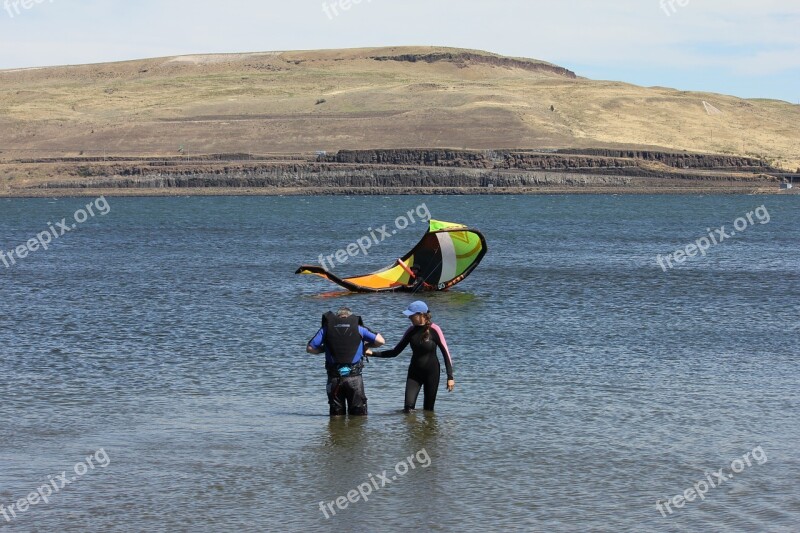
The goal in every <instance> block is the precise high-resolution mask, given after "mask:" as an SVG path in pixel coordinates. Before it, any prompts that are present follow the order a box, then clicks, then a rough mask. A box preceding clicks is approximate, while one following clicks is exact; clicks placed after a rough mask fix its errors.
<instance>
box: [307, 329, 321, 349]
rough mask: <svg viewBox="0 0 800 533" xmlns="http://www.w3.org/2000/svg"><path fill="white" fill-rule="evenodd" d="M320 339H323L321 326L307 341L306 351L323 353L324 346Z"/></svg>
mask: <svg viewBox="0 0 800 533" xmlns="http://www.w3.org/2000/svg"><path fill="white" fill-rule="evenodd" d="M322 339H323V332H322V328H320V330H319V331H318V332H317V334H316V335H314V338H313V339H311V340H310V341H308V346H306V352H308V353H311V354H315V355H316V354H321V353H325V348H324V347H323V346H322Z"/></svg>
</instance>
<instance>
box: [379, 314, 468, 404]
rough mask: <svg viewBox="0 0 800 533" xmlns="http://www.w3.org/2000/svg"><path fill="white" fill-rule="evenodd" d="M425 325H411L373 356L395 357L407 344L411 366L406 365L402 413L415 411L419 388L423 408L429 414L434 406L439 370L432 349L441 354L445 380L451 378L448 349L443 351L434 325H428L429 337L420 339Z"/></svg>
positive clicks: (443, 343)
mask: <svg viewBox="0 0 800 533" xmlns="http://www.w3.org/2000/svg"><path fill="white" fill-rule="evenodd" d="M424 335H425V326H411V327H410V328H408V330H406V333H405V335H403V338H402V339H401V340H400V342H399V343H397V346H395V347H394V348H392V349H391V350H384V351H381V352H375V353H374V354H373V357H397V356H398V355H400V353H401V352H402V351H403V350H405V348H406V346H408V345H409V344H411V351H412V354H411V364H410V365H409V366H408V378H407V379H406V399H405V405H404V410H405V411H410V410H412V409H414V408H416V405H417V397H418V396H419V390H420V388H423V387H424V394H425V400H424V409H425V410H426V411H433V405H434V404H435V403H436V393H437V391H438V390H439V374H441V372H442V369H441V368H442V367H441V366H440V365H439V358H438V357H437V356H436V348H437V347H438V348H439V349H440V350H441V351H442V356H443V358H444V365H445V370H446V371H447V379H453V361H452V359H451V358H450V350H449V349H448V348H447V341H445V339H444V333H442V330H441V329H440V328H439V326H437V325H436V324H431V329H430V338H428V339H427V340H426V339H424Z"/></svg>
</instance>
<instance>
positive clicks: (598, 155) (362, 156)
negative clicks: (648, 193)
mask: <svg viewBox="0 0 800 533" xmlns="http://www.w3.org/2000/svg"><path fill="white" fill-rule="evenodd" d="M320 160H321V161H327V162H331V163H348V164H362V165H364V164H366V165H374V164H388V165H415V166H417V165H419V166H437V167H458V168H497V169H523V170H530V169H537V170H591V169H621V168H638V167H640V166H641V163H642V162H656V163H661V164H662V165H664V166H667V167H672V168H677V169H714V170H738V171H759V172H760V171H768V170H770V167H769V165H768V164H767V163H766V162H764V161H761V160H759V159H753V158H749V157H737V156H728V155H716V154H695V153H670V152H656V151H633V150H631V151H624V150H591V149H589V150H559V151H557V152H551V153H535V152H524V151H509V150H486V151H481V152H476V151H468V150H411V149H409V150H402V149H400V150H341V151H339V152H338V153H336V154H335V155H331V156H323V157H321V158H320Z"/></svg>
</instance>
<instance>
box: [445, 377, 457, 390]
mask: <svg viewBox="0 0 800 533" xmlns="http://www.w3.org/2000/svg"><path fill="white" fill-rule="evenodd" d="M455 388H456V380H454V379H448V380H447V392H453V389H455Z"/></svg>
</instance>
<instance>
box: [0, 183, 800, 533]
mask: <svg viewBox="0 0 800 533" xmlns="http://www.w3.org/2000/svg"><path fill="white" fill-rule="evenodd" d="M88 201H89V199H84V200H81V199H59V200H16V199H15V200H0V249H2V250H5V251H6V252H8V251H10V250H12V249H15V248H16V247H17V246H18V245H24V244H25V243H26V242H27V241H28V239H31V238H33V237H35V236H36V235H37V234H39V233H41V232H43V231H45V232H46V231H50V229H49V228H50V225H48V223H52V226H53V228H54V229H53V231H56V233H57V234H58V233H60V230H59V229H58V227H57V223H58V221H61V220H62V218H64V217H66V218H67V223H68V225H69V224H70V223H71V222H72V221H74V216H73V214H74V213H76V211H77V210H78V209H79V208H81V207H82V206H85V205H86V204H87V203H88ZM423 203H424V205H425V208H426V209H428V210H429V211H430V212H431V213H432V214H433V216H434V218H437V219H440V220H448V221H456V222H463V223H467V224H469V225H472V226H475V227H477V228H479V229H481V230H482V231H483V232H484V234H485V235H486V238H487V241H488V246H489V253H488V254H487V256H486V258H485V259H484V261H483V263H482V264H481V265H480V266H479V267H478V269H477V270H476V271H475V272H474V273H473V274H472V275H471V276H470V277H469V278H468V279H467V280H466V281H464V282H463V283H461V284H460V285H458V286H457V287H456V288H455V289H453V290H452V291H450V292H447V293H436V294H426V295H424V297H425V299H426V300H427V302H428V304H429V305H430V307H431V309H432V312H433V315H434V320H435V321H436V322H437V323H438V324H439V325H440V326H441V327H442V329H443V330H444V332H445V334H446V335H447V340H448V342H449V344H450V348H451V350H452V353H453V359H454V363H455V374H456V390H455V392H453V393H449V394H448V393H447V392H446V391H445V390H444V383H442V390H440V392H439V399H438V401H437V404H436V411H435V413H434V414H426V413H422V412H417V413H412V414H410V415H404V414H403V413H402V412H401V410H402V407H403V405H402V404H403V391H404V384H405V373H406V370H407V365H408V361H409V354H408V352H407V353H406V354H403V355H401V356H400V357H399V358H397V359H390V360H386V359H380V360H378V359H373V361H372V362H371V363H370V364H369V365H368V366H367V368H366V370H365V373H364V380H365V383H366V390H367V395H368V397H369V409H370V414H369V416H368V417H367V418H353V419H347V418H345V419H333V420H331V419H329V418H328V416H327V410H328V408H327V403H326V397H325V372H324V369H323V366H322V359H321V357H320V356H311V355H307V354H306V353H305V350H304V347H305V344H306V342H307V341H308V339H309V338H310V337H311V336H312V335H313V334H314V333H315V331H316V329H317V327H318V325H319V321H320V316H321V315H322V313H323V312H325V311H327V310H330V309H335V308H337V307H338V306H340V305H348V306H350V307H352V308H353V309H354V311H356V312H357V313H360V314H362V315H363V316H364V319H365V322H366V323H367V325H369V326H370V327H371V328H373V329H375V330H378V331H380V332H381V333H383V334H384V336H385V337H386V338H387V341H388V343H389V344H392V345H393V344H394V343H395V342H397V341H398V340H399V339H400V337H401V335H402V333H403V331H404V330H405V328H406V326H407V323H408V321H407V319H406V318H405V317H404V316H403V315H402V314H401V311H402V310H403V309H404V308H405V306H406V305H407V304H408V303H409V302H410V301H411V300H412V299H413V298H412V296H410V295H405V294H393V295H345V296H341V295H335V294H330V292H331V291H336V286H334V285H332V284H330V283H328V282H326V281H324V280H322V279H319V278H316V277H312V276H295V275H294V274H293V272H294V270H295V269H296V268H297V267H298V266H299V265H300V264H303V263H313V262H316V261H317V258H318V256H319V255H320V254H325V255H328V254H333V253H335V252H336V251H337V250H338V249H340V248H344V247H346V246H347V245H348V244H349V243H351V242H354V241H355V240H356V239H358V238H360V237H362V236H364V235H366V234H367V233H368V232H369V229H370V228H378V227H381V226H382V225H384V224H386V225H387V226H388V228H390V229H391V228H394V227H395V219H396V217H399V216H401V215H403V214H404V213H407V212H408V211H409V210H415V209H417V210H418V212H419V206H421V205H422V204H423ZM104 205H105V204H104ZM762 206H763V207H762ZM94 207H95V209H94V213H95V216H94V217H92V216H86V217H84V216H82V215H79V218H81V219H82V218H86V219H87V220H86V221H85V222H83V223H80V224H76V229H75V230H71V231H69V232H68V233H66V234H64V235H63V236H61V235H59V238H58V239H55V238H54V239H52V241H53V242H52V243H50V244H49V245H48V250H43V249H41V248H40V249H38V250H36V251H35V252H32V253H30V254H29V255H27V257H24V258H20V257H18V256H15V257H16V264H13V265H10V267H8V268H6V267H5V265H4V264H3V263H2V262H0V407H1V409H0V413H1V414H0V417H2V422H0V428H1V429H0V505H4V506H5V512H6V514H7V515H8V516H9V518H10V520H6V519H5V518H4V515H3V511H2V509H0V531H6V530H8V531H76V532H77V531H104V532H105V531H214V532H216V531H231V530H239V531H359V532H360V531H364V532H368V531H369V532H372V531H420V530H421V531H483V530H491V531H500V530H505V531H770V532H784V531H786V532H789V531H798V527H800V526H799V524H800V453H799V452H798V450H800V386H799V385H800V371H799V370H798V364H800V363H799V361H798V353H800V350H798V348H797V346H798V342H797V341H798V337H799V336H800V303H799V302H800V236H799V235H798V231H797V227H798V226H797V224H798V221H800V205H798V202H797V198H796V197H777V196H765V197H760V196H725V197H681V196H668V197H664V196H658V197H645V196H591V197H589V196H536V197H513V196H495V197H469V196H464V197H438V196H437V197H408V196H405V197H357V198H345V197H293V198H289V197H287V198H232V197H222V198H153V199H143V198H127V199H122V198H109V199H108V200H107V207H108V211H107V214H105V215H102V214H101V213H100V212H99V211H101V209H100V208H99V207H98V205H97V204H95V206H94ZM100 207H103V206H100ZM759 207H762V208H761V210H760V211H757V208H759ZM84 213H88V210H87V209H85V208H84ZM748 213H749V214H750V219H751V221H752V223H751V222H750V221H748V220H747V217H746V215H747V214H748ZM415 214H416V213H415ZM767 215H768V216H767ZM740 217H742V218H741V219H740ZM737 219H740V220H738V223H739V226H740V227H741V228H742V231H739V232H736V235H735V236H732V237H728V238H726V239H725V241H724V242H719V243H718V244H716V245H711V246H710V247H709V249H708V250H707V251H706V256H705V257H703V256H701V255H698V256H696V257H693V258H690V259H689V260H687V261H685V262H683V263H678V262H676V261H674V256H672V259H671V260H672V265H673V268H671V269H670V268H668V267H666V268H662V267H661V266H659V263H658V262H657V255H659V254H660V255H661V256H662V262H663V258H664V257H665V256H667V255H668V254H671V253H674V252H675V251H676V250H679V249H685V248H686V246H687V245H689V244H691V243H695V242H696V241H697V240H698V239H700V238H702V237H704V236H707V235H708V233H709V232H711V233H712V235H715V232H714V230H715V229H723V231H724V232H725V233H730V232H731V231H732V230H733V225H734V222H736V221H737ZM767 219H768V220H769V222H767V223H762V222H765V221H766V220H767ZM742 220H744V225H743V224H742ZM723 226H724V228H723ZM744 226H746V227H744ZM425 227H426V224H424V223H423V222H416V223H412V224H410V225H409V227H408V228H407V229H403V230H400V231H397V234H396V235H394V236H393V237H391V238H390V239H387V240H386V241H384V242H382V243H380V244H379V245H375V246H373V248H372V249H371V250H369V255H367V256H363V255H361V256H359V257H356V258H352V259H350V260H349V262H348V264H346V265H339V266H337V267H336V270H335V272H339V273H344V274H360V273H365V272H370V271H373V270H376V269H378V268H380V267H383V266H385V265H386V264H389V263H391V262H392V261H393V260H394V258H396V257H399V256H401V255H402V254H403V253H404V252H406V251H407V250H408V249H410V248H411V247H412V246H413V245H414V244H415V243H416V242H417V241H418V239H419V238H420V237H421V236H422V234H423V233H424V230H425ZM51 234H52V232H51ZM709 240H710V239H709ZM701 244H704V243H702V241H701ZM689 251H692V250H691V249H690V250H689ZM665 264H666V263H665ZM420 404H421V400H420ZM410 464H413V466H414V467H413V468H410V466H409V465H410ZM406 470H407V472H406ZM384 471H385V472H386V473H385V474H384ZM62 472H66V480H67V481H70V483H69V484H67V485H65V486H64V487H63V488H62V487H61V484H63V483H64V478H60V477H59V476H61V474H62ZM81 474H82V475H81ZM715 474H720V475H721V476H722V477H723V478H724V480H725V482H724V483H722V484H721V485H719V486H716V485H717V483H719V481H720V479H719V477H717V476H716V475H715ZM73 478H74V480H73ZM392 478H394V479H392ZM387 480H388V481H387ZM713 481H716V482H717V483H714V486H713V488H712V486H711V482H713ZM701 482H702V483H701ZM48 485H49V487H50V490H51V492H52V495H50V496H48V497H47V500H48V501H47V502H44V501H43V500H42V496H38V501H37V497H36V496H37V495H33V496H32V497H31V498H30V499H29V501H28V503H27V504H26V503H25V502H21V505H20V500H22V499H25V498H27V497H28V495H29V494H30V493H31V492H34V491H36V490H37V489H41V487H42V486H48ZM703 485H706V486H705V487H704V486H703ZM359 487H360V488H361V491H362V492H363V493H364V495H365V496H366V497H367V498H368V499H367V501H364V499H363V497H361V495H360V494H358V492H357V490H358V489H359ZM56 488H57V490H56ZM367 489H369V491H370V493H368V492H367ZM687 489H691V490H688V492H687ZM354 491H355V492H354ZM692 491H694V492H692ZM40 492H41V493H42V494H43V495H44V496H47V489H41V490H40ZM348 493H349V496H350V497H351V500H350V501H348V500H347V497H348ZM700 493H702V497H699V496H700ZM354 495H358V499H356V498H354V497H353V496H354ZM678 495H680V496H681V498H682V499H681V498H677V499H676V496H678ZM693 496H694V497H693ZM337 499H338V502H337ZM687 500H691V501H687ZM33 501H36V503H35V504H33V503H32V502H33ZM657 502H661V507H660V509H661V510H659V508H658V507H657ZM664 502H668V503H669V505H668V506H665V505H664ZM337 503H338V504H340V505H338V506H337ZM344 504H347V506H346V508H343V507H344ZM9 507H11V509H12V510H13V511H14V513H15V515H12V514H10V513H9V512H8V510H9ZM22 508H24V510H22ZM334 512H335V515H334V514H333V513H334ZM326 516H327V517H326Z"/></svg>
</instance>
